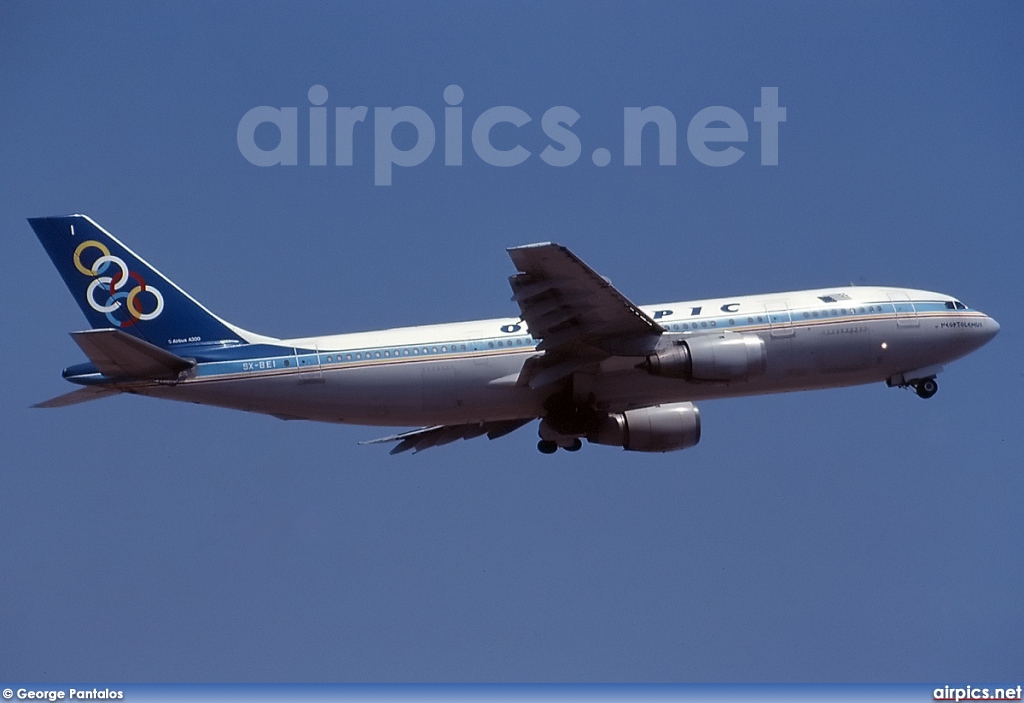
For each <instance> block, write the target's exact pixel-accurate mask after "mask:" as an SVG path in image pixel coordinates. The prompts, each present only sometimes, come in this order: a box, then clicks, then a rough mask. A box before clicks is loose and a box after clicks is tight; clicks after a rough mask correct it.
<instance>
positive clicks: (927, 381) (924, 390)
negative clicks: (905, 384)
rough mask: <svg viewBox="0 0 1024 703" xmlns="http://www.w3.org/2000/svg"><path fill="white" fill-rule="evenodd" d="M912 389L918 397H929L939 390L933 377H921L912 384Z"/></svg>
mask: <svg viewBox="0 0 1024 703" xmlns="http://www.w3.org/2000/svg"><path fill="white" fill-rule="evenodd" d="M913 386H914V391H915V392H916V393H917V395H918V397H920V398H931V397H932V396H933V395H935V394H936V393H938V392H939V383H938V381H936V380H935V379H934V378H922V379H921V380H920V381H917V382H915V383H914V384H913Z"/></svg>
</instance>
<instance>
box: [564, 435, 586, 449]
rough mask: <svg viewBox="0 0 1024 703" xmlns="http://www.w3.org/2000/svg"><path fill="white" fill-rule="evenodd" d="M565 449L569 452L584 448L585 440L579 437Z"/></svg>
mask: <svg viewBox="0 0 1024 703" xmlns="http://www.w3.org/2000/svg"><path fill="white" fill-rule="evenodd" d="M563 449H565V451H567V452H578V451H579V450H580V449H583V440H581V439H580V438H579V437H577V438H576V439H574V440H573V441H572V444H569V445H566V446H565V447H563Z"/></svg>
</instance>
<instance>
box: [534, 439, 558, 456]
mask: <svg viewBox="0 0 1024 703" xmlns="http://www.w3.org/2000/svg"><path fill="white" fill-rule="evenodd" d="M537 451H539V452H540V453H541V454H554V453H555V452H557V451H558V444H556V443H555V442H552V441H551V440H549V439H542V440H541V441H539V442H537Z"/></svg>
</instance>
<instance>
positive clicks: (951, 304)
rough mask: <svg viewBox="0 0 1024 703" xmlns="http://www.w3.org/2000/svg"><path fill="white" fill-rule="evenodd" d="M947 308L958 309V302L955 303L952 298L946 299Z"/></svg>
mask: <svg viewBox="0 0 1024 703" xmlns="http://www.w3.org/2000/svg"><path fill="white" fill-rule="evenodd" d="M946 309H947V310H956V303H954V302H953V301H952V300H947V301H946Z"/></svg>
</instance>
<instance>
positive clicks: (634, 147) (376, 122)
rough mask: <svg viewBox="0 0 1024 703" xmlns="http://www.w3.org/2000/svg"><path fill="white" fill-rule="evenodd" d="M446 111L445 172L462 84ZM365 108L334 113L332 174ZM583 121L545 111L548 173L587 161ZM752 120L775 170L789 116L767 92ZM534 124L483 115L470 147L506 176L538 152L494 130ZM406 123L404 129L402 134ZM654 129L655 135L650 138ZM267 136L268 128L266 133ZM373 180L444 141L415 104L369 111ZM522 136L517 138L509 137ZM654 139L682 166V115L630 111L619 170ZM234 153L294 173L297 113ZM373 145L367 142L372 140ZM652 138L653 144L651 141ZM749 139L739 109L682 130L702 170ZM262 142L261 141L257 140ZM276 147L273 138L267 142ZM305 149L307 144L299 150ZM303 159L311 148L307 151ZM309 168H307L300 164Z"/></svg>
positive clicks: (250, 116) (323, 143)
mask: <svg viewBox="0 0 1024 703" xmlns="http://www.w3.org/2000/svg"><path fill="white" fill-rule="evenodd" d="M443 97H444V102H445V108H444V118H443V128H442V129H443V136H442V139H443V142H444V145H443V149H444V163H445V166H461V165H462V164H463V157H464V155H463V146H464V142H465V130H464V127H463V124H464V122H468V121H469V120H468V119H466V116H465V115H464V114H463V112H464V110H463V107H461V105H462V102H463V100H464V99H465V92H464V91H463V90H462V88H461V87H459V86H457V85H450V86H448V87H447V88H445V89H444V93H443ZM308 98H309V102H310V105H309V107H308V111H309V132H308V134H309V149H308V155H309V159H308V162H307V163H308V165H309V166H327V165H328V149H327V141H328V139H327V135H328V128H329V118H328V116H329V110H328V108H327V107H326V106H325V103H327V98H328V92H327V88H325V87H324V86H322V85H314V86H313V87H312V88H310V89H309V92H308ZM369 112H370V110H369V108H368V107H366V106H365V105H359V106H356V107H335V108H334V114H333V117H334V129H333V132H334V159H333V162H332V163H333V165H334V166H353V165H354V164H353V161H354V156H353V151H354V149H353V143H354V141H355V140H356V139H357V138H359V137H360V135H366V134H367V132H368V131H369V126H368V125H367V126H366V127H361V125H362V124H363V123H365V122H366V120H367V116H368V115H369ZM579 119H580V113H578V112H577V111H576V110H574V109H573V108H571V107H569V106H567V105H556V106H554V107H551V108H548V109H547V110H546V111H545V112H544V114H543V115H542V116H541V118H540V128H541V130H542V132H543V134H544V136H545V137H546V138H547V139H548V140H550V143H549V144H547V145H546V146H545V147H544V148H543V150H541V151H540V153H539V154H538V155H537V156H538V158H540V160H541V161H542V162H544V163H545V164H547V165H548V166H554V167H565V166H571V165H573V164H575V163H576V162H577V161H578V160H579V159H580V157H581V156H582V155H583V144H582V142H581V141H580V138H579V136H577V135H576V134H575V133H574V132H573V131H572V127H573V125H575V124H576V123H577V122H578V121H579ZM753 120H754V122H755V123H757V124H758V125H759V126H760V129H759V130H758V131H759V137H760V143H761V165H762V166H777V165H778V163H779V125H780V124H781V123H783V122H785V121H786V108H784V107H780V106H779V89H778V88H777V87H772V88H761V104H760V105H758V106H755V107H754V108H753ZM531 122H533V117H532V116H531V115H530V114H529V113H527V112H526V111H525V110H522V109H520V108H518V107H513V106H511V105H498V106H496V107H492V108H489V109H486V110H483V111H482V112H481V113H480V114H479V115H477V116H476V117H475V119H473V120H472V125H471V126H470V128H469V130H470V144H471V145H472V149H473V153H474V154H475V156H476V158H477V159H479V160H480V161H481V162H483V163H485V164H488V165H490V166H497V167H502V168H508V167H511V166H518V165H520V164H523V163H525V162H526V161H527V160H529V159H530V158H531V157H533V153H532V152H530V151H529V150H528V149H526V148H525V147H524V146H522V145H521V144H520V143H518V141H516V140H515V139H512V140H511V141H512V142H514V143H512V145H511V146H510V145H509V143H508V142H509V139H508V138H507V134H508V130H509V129H510V128H509V127H507V126H506V127H502V128H501V130H502V131H503V135H504V136H505V137H506V138H505V139H503V140H502V143H501V144H500V148H499V146H495V144H494V141H493V140H492V132H493V131H494V130H495V127H497V126H498V125H512V127H513V128H516V129H519V128H526V125H528V124H530V123H531ZM264 125H269V126H270V127H269V129H270V131H271V132H273V131H274V130H275V129H276V133H277V134H276V137H277V139H276V146H274V147H273V148H264V146H267V145H266V144H264V145H263V146H261V145H260V144H257V134H256V132H257V130H260V128H261V127H263V126H264ZM403 125H407V126H405V127H403ZM648 125H654V129H652V130H645V127H647V126H648ZM396 130H399V131H400V132H402V131H405V132H406V133H407V136H411V132H415V140H411V146H408V147H407V148H401V147H402V146H405V145H406V144H409V143H410V140H409V139H400V140H399V141H400V142H401V145H399V144H396V143H395V136H396V134H395V133H396ZM261 131H262V132H264V134H266V132H267V129H263V130H261ZM372 131H373V182H374V184H375V185H379V186H389V185H391V183H392V179H393V175H394V167H396V166H398V167H400V168H412V167H413V166H419V165H420V164H422V163H423V162H425V161H426V160H427V159H428V158H429V157H430V155H431V154H432V153H433V151H434V147H435V146H436V145H437V141H438V134H437V131H438V130H437V128H436V127H435V124H434V120H433V119H432V118H431V116H430V114H429V113H427V111H425V110H423V109H421V108H418V107H414V106H412V105H403V106H402V107H375V108H373V128H372ZM515 133H516V132H514V131H513V134H515ZM645 133H646V134H649V135H653V136H654V138H655V139H656V140H657V153H658V164H660V165H662V166H675V165H676V152H677V146H676V140H677V123H676V116H675V115H674V114H673V113H672V112H671V111H670V110H668V109H667V108H665V107H661V106H659V105H654V106H650V107H625V108H623V111H622V165H623V166H640V165H642V138H643V135H644V134H645ZM236 137H237V141H238V150H239V151H240V152H241V153H242V156H244V157H245V158H246V160H247V161H249V163H251V164H253V165H255V166H297V165H298V164H299V108H298V107H271V106H269V105H260V106H258V107H254V108H252V109H251V110H249V111H248V112H246V113H245V115H243V116H242V119H241V120H239V122H238V130H237V134H236ZM367 137H368V135H367ZM648 138H650V137H648ZM749 140H750V136H749V128H748V125H747V121H746V119H744V117H743V115H742V114H740V113H739V112H737V111H736V110H734V109H732V108H730V107H725V106H724V105H712V106H710V107H706V108H704V109H703V110H700V111H699V112H697V113H696V114H695V115H694V116H693V117H692V118H691V119H690V121H689V123H688V125H687V127H686V146H687V147H688V149H689V151H690V154H691V155H692V156H693V158H694V159H696V160H697V161H698V162H700V163H702V164H704V165H705V166H712V167H724V166H731V165H733V164H735V163H736V162H737V161H739V160H740V159H742V158H743V157H744V155H745V154H746V152H745V151H744V150H743V148H741V147H740V146H737V145H745V144H747V142H748V141H749ZM260 141H265V140H262V139H261V140H260ZM270 141H271V142H272V141H273V139H271V140H270ZM303 147H305V145H303ZM303 151H305V149H303ZM612 159H613V155H612V152H611V150H609V149H607V148H605V147H598V148H595V149H593V151H591V152H590V160H591V161H592V162H593V164H594V165H595V166H599V167H604V166H608V165H609V164H611V163H612ZM304 165H305V164H304Z"/></svg>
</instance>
